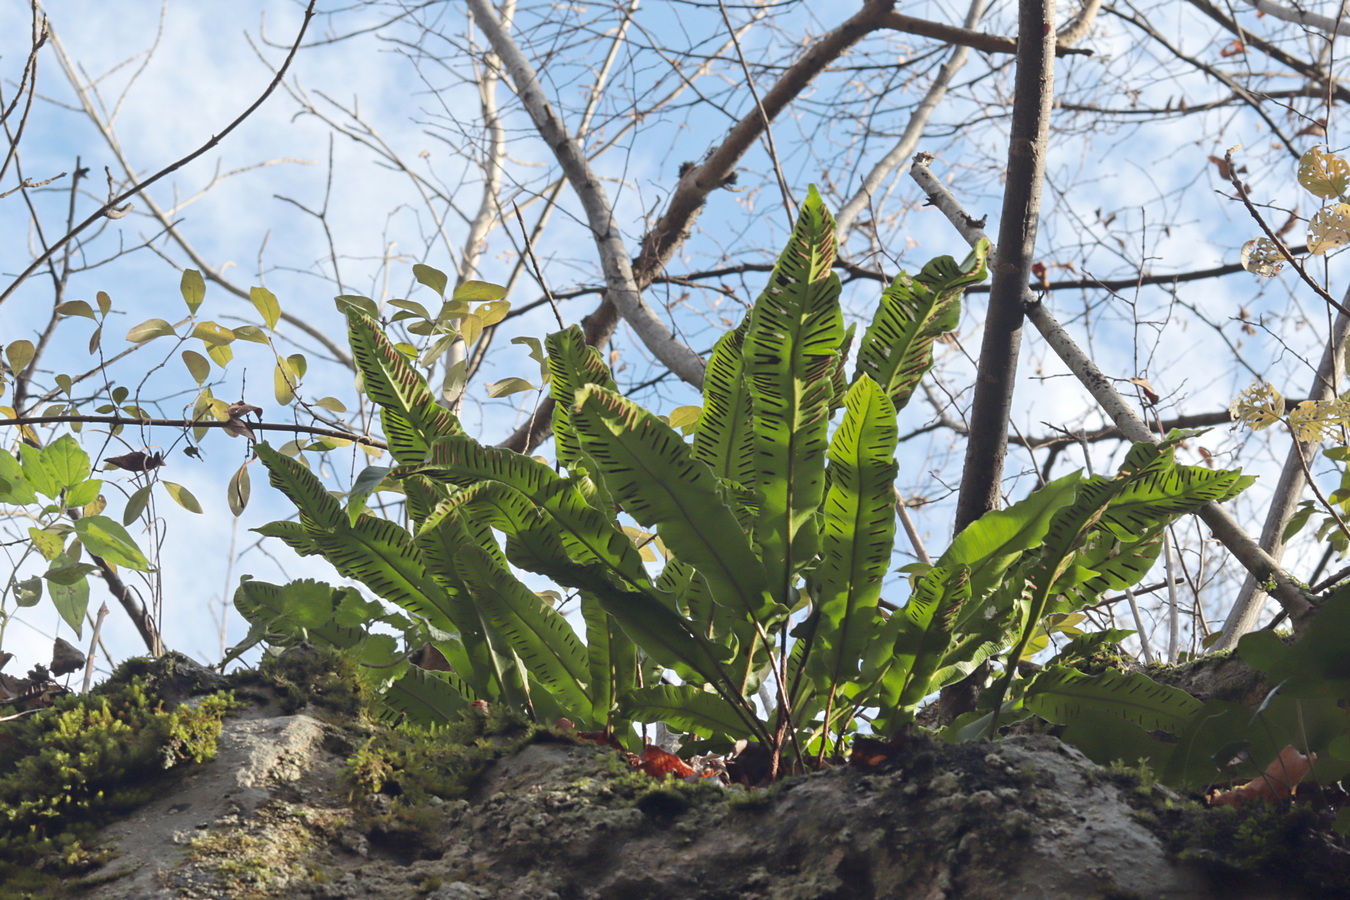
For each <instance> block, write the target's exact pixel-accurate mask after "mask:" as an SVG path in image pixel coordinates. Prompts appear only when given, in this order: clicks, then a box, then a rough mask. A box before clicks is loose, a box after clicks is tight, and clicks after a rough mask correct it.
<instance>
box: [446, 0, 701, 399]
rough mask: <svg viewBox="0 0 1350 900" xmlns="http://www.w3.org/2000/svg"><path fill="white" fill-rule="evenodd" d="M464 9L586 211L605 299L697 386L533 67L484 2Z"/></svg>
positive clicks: (690, 358) (697, 362)
mask: <svg viewBox="0 0 1350 900" xmlns="http://www.w3.org/2000/svg"><path fill="white" fill-rule="evenodd" d="M469 8H470V9H471V10H472V11H473V17H474V22H475V23H476V24H477V25H478V27H479V28H480V29H482V31H483V33H484V34H486V35H487V37H488V40H489V41H490V42H491V43H492V47H493V49H494V50H495V51H496V52H497V55H498V56H500V57H501V59H502V64H503V65H504V66H505V67H506V71H507V72H508V73H509V74H510V76H511V81H512V83H513V84H514V85H515V88H516V95H517V96H519V97H520V99H521V102H522V103H524V104H525V109H526V110H527V111H528V112H529V114H530V118H531V119H532V120H533V121H534V125H535V128H536V129H538V131H539V134H540V136H541V137H542V138H543V139H544V141H545V143H547V144H548V146H549V149H550V150H552V151H553V154H554V156H555V157H556V158H557V160H558V163H559V165H561V166H562V169H563V172H564V173H565V174H566V175H567V180H568V181H569V182H570V183H571V185H572V189H573V190H574V191H576V192H577V196H578V197H579V198H580V200H581V204H582V206H583V208H584V209H585V210H586V219H587V221H588V222H589V224H590V226H591V233H592V236H593V238H594V240H595V245H596V248H597V249H598V250H599V252H600V261H601V266H602V267H603V269H604V272H605V286H606V288H607V290H608V293H607V297H608V299H609V300H610V301H611V302H613V303H614V305H615V306H616V307H617V308H618V310H619V314H620V315H622V316H623V318H624V321H626V322H628V324H629V325H631V326H632V327H633V330H634V331H635V332H637V334H638V337H639V338H641V339H642V342H643V344H645V345H646V346H647V349H649V350H651V351H652V353H654V354H655V355H656V358H657V359H659V360H661V362H662V363H664V364H665V365H666V366H667V367H669V368H670V370H671V371H672V372H674V373H675V374H676V375H677V376H678V377H680V378H681V379H683V380H685V381H687V382H689V383H690V384H692V385H694V386H695V387H702V385H703V360H702V358H701V357H699V355H698V354H697V353H695V352H694V351H693V350H691V349H689V347H687V346H686V345H685V344H684V343H683V342H681V341H680V340H678V339H677V338H676V337H675V335H673V334H672V333H671V332H670V329H669V328H667V327H666V325H665V323H664V322H662V321H661V320H660V319H659V318H657V315H656V313H655V311H653V310H652V308H651V307H650V306H648V305H647V302H646V301H645V300H643V299H642V286H641V285H640V284H638V281H637V279H636V278H635V277H634V275H633V266H632V263H631V261H630V260H629V258H628V252H627V250H626V249H625V248H624V246H623V237H622V234H621V232H620V229H619V225H618V223H617V222H615V221H614V210H613V207H611V206H610V203H609V197H608V195H607V194H606V192H605V188H604V185H602V184H601V182H600V178H599V176H598V175H596V174H595V172H594V171H593V170H592V169H591V165H590V162H589V161H588V160H587V158H586V154H585V152H584V151H583V150H582V148H581V146H580V144H578V143H577V141H576V140H575V139H574V138H573V137H572V136H571V135H570V134H568V133H567V128H566V126H565V125H564V124H563V122H562V120H561V119H560V118H559V117H558V114H557V113H556V112H554V111H553V106H552V104H551V103H549V101H548V98H547V97H546V96H545V95H544V89H543V87H541V86H540V84H539V78H538V76H537V75H536V74H535V71H534V67H533V66H531V65H530V63H529V60H527V59H526V58H525V54H523V53H522V52H521V51H520V47H518V46H517V45H516V42H515V41H514V40H513V39H512V38H511V36H510V34H508V33H507V30H506V26H504V25H503V24H502V21H501V19H499V18H498V17H497V12H496V10H494V9H493V8H492V6H491V4H490V3H488V0H469Z"/></svg>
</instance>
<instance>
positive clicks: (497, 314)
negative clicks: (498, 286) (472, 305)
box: [474, 300, 511, 327]
mask: <svg viewBox="0 0 1350 900" xmlns="http://www.w3.org/2000/svg"><path fill="white" fill-rule="evenodd" d="M510 311H511V304H510V303H508V302H507V301H505V300H493V301H490V302H488V303H484V304H483V305H482V306H480V307H478V309H476V310H475V311H474V312H475V314H476V315H477V316H478V318H480V319H482V320H483V325H484V327H488V326H492V325H496V324H497V323H498V322H500V321H501V320H502V319H505V318H506V314H507V313H509V312H510Z"/></svg>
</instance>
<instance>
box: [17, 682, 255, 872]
mask: <svg viewBox="0 0 1350 900" xmlns="http://www.w3.org/2000/svg"><path fill="white" fill-rule="evenodd" d="M181 662H182V660H181V658H174V657H165V658H163V659H162V660H157V661H153V662H151V661H144V662H137V663H133V664H128V665H123V666H122V667H120V668H119V669H118V671H117V672H116V673H115V675H114V676H113V677H112V678H111V679H109V680H108V681H106V682H104V683H103V684H102V685H100V686H99V687H97V688H95V689H94V690H93V691H92V692H90V693H89V694H84V695H74V694H72V695H68V696H65V697H62V698H60V699H58V700H56V701H55V703H53V704H52V706H51V707H49V708H47V709H44V710H41V711H38V712H36V713H32V714H30V715H25V716H22V717H19V718H15V719H11V720H10V721H8V722H5V723H3V725H0V898H8V897H24V896H28V895H30V894H31V893H32V892H34V891H38V890H44V889H47V888H50V886H51V884H52V879H53V878H54V877H55V876H58V875H64V874H72V873H78V872H82V871H87V870H89V869H91V868H94V867H96V866H97V865H98V864H99V863H100V862H101V861H102V856H101V854H99V853H98V852H96V851H91V850H90V849H88V848H87V847H86V846H85V844H86V842H87V840H88V838H89V836H90V835H92V834H93V832H94V831H95V830H97V829H98V828H99V827H100V826H102V825H104V824H106V823H107V822H108V821H110V820H111V819H113V818H115V817H116V816H119V815H122V814H124V813H125V812H127V811H129V810H131V809H134V808H136V807H138V806H140V805H141V804H143V803H145V802H146V801H147V800H149V799H150V798H151V797H154V796H156V795H157V794H158V793H159V792H161V791H163V790H164V788H165V785H166V783H167V782H168V781H169V780H170V779H172V778H173V777H175V775H176V774H177V772H178V771H180V770H181V769H183V768H184V767H185V765H186V764H188V763H200V762H203V761H205V760H208V759H210V758H212V757H213V756H214V755H215V752H216V738H217V737H218V736H219V734H220V728H221V722H222V719H223V718H224V716H225V714H226V712H227V711H228V710H229V709H230V708H231V707H232V705H233V703H234V701H233V700H232V698H231V697H230V695H229V694H227V693H215V694H211V695H210V696H207V697H204V698H203V699H201V700H200V701H199V702H197V703H193V704H176V705H171V704H167V703H166V702H165V701H164V700H163V698H162V697H161V694H160V692H159V691H157V689H156V686H157V685H163V684H166V683H168V682H170V681H172V680H173V672H174V671H175V670H176V669H179V668H182V666H181ZM7 712H8V713H12V712H13V711H12V710H7V709H5V708H0V715H5V714H6V713H7Z"/></svg>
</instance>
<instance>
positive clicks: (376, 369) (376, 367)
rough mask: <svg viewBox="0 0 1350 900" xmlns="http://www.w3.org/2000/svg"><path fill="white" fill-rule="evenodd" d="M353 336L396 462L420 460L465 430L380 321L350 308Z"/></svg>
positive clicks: (354, 352)
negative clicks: (432, 447) (437, 443)
mask: <svg viewBox="0 0 1350 900" xmlns="http://www.w3.org/2000/svg"><path fill="white" fill-rule="evenodd" d="M347 335H348V337H349V339H350V341H351V347H352V358H353V359H355V360H356V365H357V367H358V368H359V369H360V370H361V378H362V380H363V382H364V385H365V390H366V394H367V395H368V396H369V397H370V399H371V400H373V401H374V402H375V403H376V404H378V405H379V407H380V415H381V422H382V423H383V425H384V432H385V438H386V439H387V440H388V442H389V450H390V452H391V453H392V454H393V456H394V459H396V460H398V462H400V463H404V464H407V463H412V462H419V461H421V460H422V459H425V458H426V453H427V449H428V447H429V446H430V445H431V443H432V442H433V441H434V440H435V439H436V438H438V437H443V436H445V435H451V434H459V433H461V432H462V430H463V429H461V428H460V425H459V421H458V420H457V419H456V418H455V417H454V416H453V415H451V413H450V411H449V410H447V409H445V408H444V407H442V406H439V405H438V404H437V403H436V398H435V397H433V396H432V394H431V390H430V389H429V388H428V387H427V383H426V380H425V379H424V378H422V376H421V375H419V374H418V373H417V371H416V370H415V369H413V367H412V365H411V364H409V362H408V360H407V358H406V357H405V356H404V355H403V354H402V353H400V352H399V351H398V348H396V347H395V346H394V345H393V344H391V343H390V342H389V339H388V338H387V337H385V336H384V333H383V332H382V331H381V330H380V326H379V324H378V323H376V322H375V321H374V320H373V319H371V318H370V317H369V316H366V315H365V314H363V313H360V312H357V311H356V310H348V312H347Z"/></svg>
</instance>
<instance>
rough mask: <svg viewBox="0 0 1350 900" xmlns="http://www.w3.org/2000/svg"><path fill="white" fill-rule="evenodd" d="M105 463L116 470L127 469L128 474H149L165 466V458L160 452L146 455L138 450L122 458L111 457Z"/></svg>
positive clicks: (125, 454)
mask: <svg viewBox="0 0 1350 900" xmlns="http://www.w3.org/2000/svg"><path fill="white" fill-rule="evenodd" d="M103 461H104V462H105V463H107V464H108V465H109V466H112V467H113V468H115V469H125V470H127V471H128V472H148V471H150V470H151V469H158V468H159V467H160V466H162V465H164V456H163V455H162V454H160V453H159V452H158V451H156V452H155V453H145V452H142V451H140V450H136V451H134V452H132V453H124V454H123V455H121V456H109V457H107V458H106V459H104V460H103Z"/></svg>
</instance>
